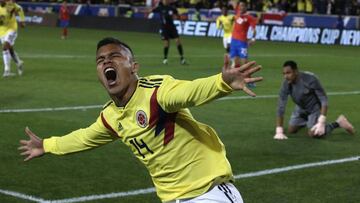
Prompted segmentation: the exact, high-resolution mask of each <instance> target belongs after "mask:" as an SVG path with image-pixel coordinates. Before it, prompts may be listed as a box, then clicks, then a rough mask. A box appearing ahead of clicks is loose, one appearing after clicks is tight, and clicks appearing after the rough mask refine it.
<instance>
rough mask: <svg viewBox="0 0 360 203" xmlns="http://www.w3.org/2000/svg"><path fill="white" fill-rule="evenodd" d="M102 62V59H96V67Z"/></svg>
mask: <svg viewBox="0 0 360 203" xmlns="http://www.w3.org/2000/svg"><path fill="white" fill-rule="evenodd" d="M102 62H104V57H101V58H98V59H96V65H99V64H100V63H102Z"/></svg>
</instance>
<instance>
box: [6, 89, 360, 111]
mask: <svg viewBox="0 0 360 203" xmlns="http://www.w3.org/2000/svg"><path fill="white" fill-rule="evenodd" d="M357 94H360V91H351V92H329V93H328V95H330V96H339V95H357ZM277 97H278V95H258V96H256V97H250V96H235V97H231V96H229V97H223V98H220V99H218V100H217V101H224V100H243V99H272V98H277ZM102 106H103V105H89V106H65V107H53V108H51V107H48V108H33V109H0V113H26V112H46V111H67V110H87V109H99V108H101V107H102Z"/></svg>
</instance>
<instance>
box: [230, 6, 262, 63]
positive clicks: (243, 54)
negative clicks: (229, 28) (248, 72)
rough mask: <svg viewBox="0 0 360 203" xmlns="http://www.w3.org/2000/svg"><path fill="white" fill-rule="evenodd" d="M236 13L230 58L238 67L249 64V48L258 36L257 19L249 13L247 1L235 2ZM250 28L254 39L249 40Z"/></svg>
mask: <svg viewBox="0 0 360 203" xmlns="http://www.w3.org/2000/svg"><path fill="white" fill-rule="evenodd" d="M233 7H234V10H235V12H236V15H235V22H234V28H233V32H232V36H231V37H232V39H231V44H230V57H231V59H232V61H233V66H235V67H237V66H240V65H243V64H245V63H247V62H248V46H249V45H252V44H254V43H255V36H256V29H255V27H256V22H257V20H256V18H254V17H253V16H252V15H250V14H249V13H247V8H246V7H247V5H246V2H245V1H240V2H238V3H237V2H233ZM249 27H251V28H252V30H253V37H252V38H251V39H248V37H247V35H248V30H249Z"/></svg>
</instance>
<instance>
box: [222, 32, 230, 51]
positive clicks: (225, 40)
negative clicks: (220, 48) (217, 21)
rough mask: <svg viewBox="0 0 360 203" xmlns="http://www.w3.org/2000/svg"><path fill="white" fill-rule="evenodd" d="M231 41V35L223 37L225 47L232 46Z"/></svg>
mask: <svg viewBox="0 0 360 203" xmlns="http://www.w3.org/2000/svg"><path fill="white" fill-rule="evenodd" d="M230 43H231V35H230V36H229V37H223V44H224V48H225V49H226V48H227V47H229V46H230Z"/></svg>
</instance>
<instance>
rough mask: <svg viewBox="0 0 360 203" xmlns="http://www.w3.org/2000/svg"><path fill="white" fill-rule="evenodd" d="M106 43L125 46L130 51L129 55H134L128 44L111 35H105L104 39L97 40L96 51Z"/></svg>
mask: <svg viewBox="0 0 360 203" xmlns="http://www.w3.org/2000/svg"><path fill="white" fill-rule="evenodd" d="M108 44H117V45H119V46H121V47H125V48H127V49H128V50H129V51H130V53H131V56H132V57H134V53H133V51H132V50H131V48H130V46H129V45H127V44H126V43H125V42H122V41H120V40H118V39H115V38H113V37H105V38H104V39H102V40H100V41H99V42H98V44H97V48H96V51H98V50H99V49H100V48H101V47H102V46H105V45H108Z"/></svg>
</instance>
